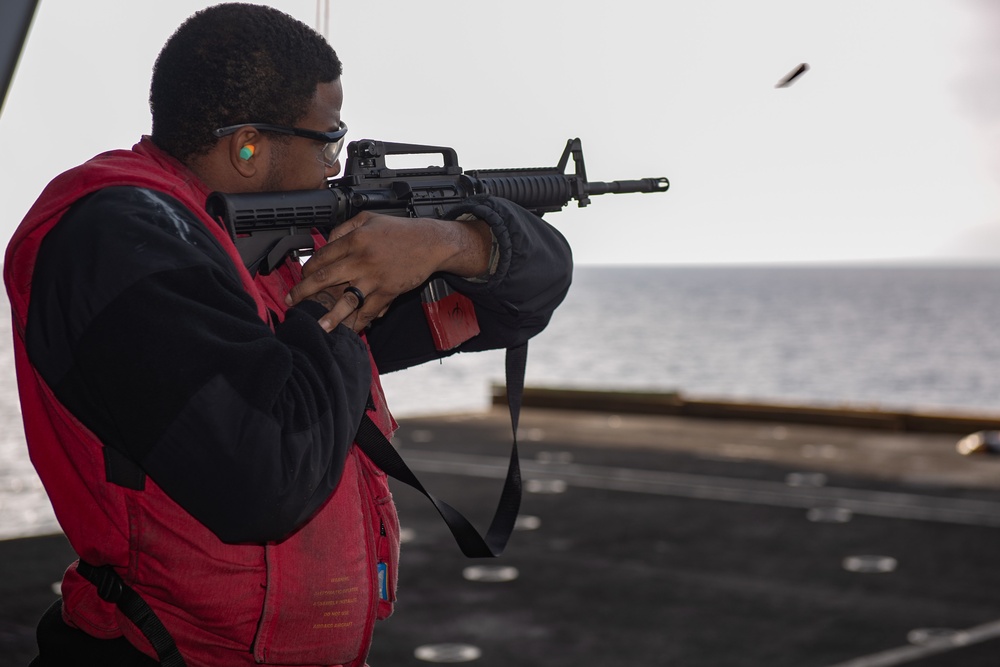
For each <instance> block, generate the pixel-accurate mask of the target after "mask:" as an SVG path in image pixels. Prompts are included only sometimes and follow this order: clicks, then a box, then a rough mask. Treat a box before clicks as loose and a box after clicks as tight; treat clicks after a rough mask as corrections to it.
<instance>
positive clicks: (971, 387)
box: [0, 267, 1000, 539]
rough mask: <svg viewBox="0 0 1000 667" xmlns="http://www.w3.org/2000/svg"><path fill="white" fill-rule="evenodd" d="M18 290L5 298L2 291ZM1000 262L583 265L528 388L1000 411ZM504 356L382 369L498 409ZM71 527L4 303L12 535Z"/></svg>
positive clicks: (464, 403)
mask: <svg viewBox="0 0 1000 667" xmlns="http://www.w3.org/2000/svg"><path fill="white" fill-rule="evenodd" d="M0 299H5V297H0ZM998 302H1000V268H982V267H979V268H975V267H965V268H957V267H950V268H949V267H934V268H930V267H919V268H917V267H891V268H890V267H634V268H624V267H582V268H578V269H577V273H576V276H575V280H574V285H573V288H572V289H571V291H570V294H569V296H568V297H567V299H566V301H565V303H564V304H563V305H562V306H561V307H560V309H559V310H558V311H557V312H556V314H555V316H554V317H553V320H552V322H551V324H550V326H549V327H548V329H546V330H545V331H544V332H543V333H542V334H540V335H539V336H538V337H536V338H535V339H534V340H532V342H531V343H530V345H529V352H528V367H527V376H526V384H527V385H529V386H545V387H572V388H583V389H623V390H627V389H641V390H654V391H655V390H661V391H681V392H682V393H684V394H685V395H687V396H689V397H692V398H709V397H711V398H727V399H737V400H755V401H777V402H785V403H794V404H812V405H825V406H848V407H869V408H871V407H878V408H883V409H900V410H923V411H935V412H964V413H977V414H990V415H1000V307H998ZM503 373H504V361H503V352H502V351H498V352H488V353H480V354H475V355H460V356H456V357H452V358H449V359H445V360H443V361H441V362H432V363H429V364H426V365H424V366H422V367H419V368H414V369H410V370H407V371H402V372H400V373H393V374H390V375H387V376H385V377H384V378H383V385H384V387H385V390H386V394H387V396H388V399H389V405H390V408H391V409H392V410H393V412H394V413H395V414H396V415H397V417H406V416H412V415H420V414H435V413H445V412H458V411H463V412H464V411H479V410H484V409H486V408H487V406H488V405H489V401H490V385H491V383H502V382H503ZM56 529H57V526H56V523H55V519H54V517H53V515H52V511H51V508H50V507H49V504H48V500H47V498H46V496H45V492H44V489H42V486H41V483H40V482H39V480H38V478H37V476H36V475H35V473H34V470H33V468H32V466H31V463H30V461H29V460H28V456H27V452H26V450H25V446H24V437H23V432H22V430H21V418H20V410H19V407H18V401H17V389H16V386H15V380H14V370H13V354H12V351H11V343H10V321H9V309H8V307H7V304H6V303H5V302H0V539H2V538H5V537H14V536H21V535H30V534H40V533H45V532H52V531H54V530H56Z"/></svg>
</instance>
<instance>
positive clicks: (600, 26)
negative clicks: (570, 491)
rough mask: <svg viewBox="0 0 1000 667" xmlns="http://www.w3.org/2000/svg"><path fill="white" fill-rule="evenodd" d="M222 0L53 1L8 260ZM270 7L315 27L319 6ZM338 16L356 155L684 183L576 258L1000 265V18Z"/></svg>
mask: <svg viewBox="0 0 1000 667" xmlns="http://www.w3.org/2000/svg"><path fill="white" fill-rule="evenodd" d="M210 4H214V3H211V2H201V1H194V0H171V2H162V1H156V2H154V1H153V0H130V1H129V2H121V1H120V0H116V1H115V2H111V1H110V0H88V1H87V2H80V1H79V0H41V3H40V5H39V9H38V13H37V14H36V17H35V21H34V25H33V28H32V31H31V34H30V36H29V39H28V43H27V45H26V48H25V51H24V53H23V55H22V58H21V63H20V66H19V69H18V73H17V75H16V78H15V79H14V83H13V86H12V88H11V91H10V93H9V95H8V97H7V101H6V105H5V107H4V112H3V116H2V117H0V147H2V150H3V152H4V156H3V157H4V158H5V159H4V160H3V161H2V166H0V169H2V171H0V178H2V188H3V189H2V197H0V238H2V240H3V241H4V243H6V240H7V238H9V236H10V234H11V232H12V231H13V228H14V226H15V225H16V223H17V222H18V221H19V220H20V219H21V217H22V216H23V215H24V213H25V211H26V210H27V209H28V207H29V206H30V205H31V203H32V201H33V200H34V198H35V197H36V196H37V193H38V192H39V191H40V190H41V188H42V187H43V186H44V185H45V183H46V182H48V180H50V179H51V178H52V177H53V176H54V175H55V174H57V173H58V172H59V171H61V170H63V169H66V168H68V167H71V166H73V165H75V164H77V163H79V162H81V161H83V160H85V159H87V158H89V157H91V156H92V155H94V154H96V153H98V152H101V151H103V150H106V149H109V148H118V147H127V146H130V145H131V144H132V143H134V142H135V141H136V140H137V139H138V138H139V136H140V135H142V134H143V133H146V132H148V131H149V125H150V122H149V111H148V107H147V102H146V100H147V96H148V85H149V74H150V70H151V67H152V64H153V61H154V59H155V57H156V54H157V53H158V51H159V49H160V47H161V46H162V44H163V42H164V41H165V40H166V39H167V37H169V35H170V34H171V33H172V32H173V30H174V29H175V28H176V27H177V26H178V25H179V24H180V23H181V22H182V21H183V20H184V19H185V18H186V17H187V16H189V15H190V14H192V13H193V12H194V11H196V10H198V9H200V8H202V7H205V6H208V5H210ZM270 4H272V5H273V6H275V7H277V8H279V9H282V10H284V11H287V12H288V13H290V14H292V15H294V16H296V17H297V18H299V19H301V20H302V21H304V22H306V23H308V24H310V25H312V26H314V27H318V28H319V29H320V30H321V31H324V26H323V25H322V16H321V17H320V19H321V21H320V24H319V25H317V2H316V0H274V1H273V2H271V3H270ZM323 4H325V2H324V3H323ZM329 4H330V25H329V30H328V31H327V35H328V37H329V39H330V42H331V43H332V44H333V46H334V48H335V49H336V50H337V52H338V54H339V55H340V57H341V59H342V60H343V62H344V66H345V70H344V77H343V82H344V88H345V95H346V100H345V105H344V119H345V121H346V122H347V123H348V125H349V126H350V128H351V132H350V135H349V138H351V139H359V138H366V137H367V138H375V139H383V140H387V141H402V142H411V143H426V144H436V145H449V146H452V147H454V148H455V149H456V150H457V151H458V155H459V159H460V161H461V164H462V166H463V167H465V168H467V169H474V168H489V167H515V166H551V165H554V164H555V162H556V160H557V159H558V157H559V155H560V153H561V151H562V149H563V146H564V145H565V142H566V139H568V138H570V137H573V136H579V137H581V139H582V140H583V146H584V153H585V155H586V160H587V171H588V176H589V177H590V178H592V179H594V180H613V179H631V178H638V177H648V176H667V177H668V178H669V179H670V181H671V184H672V185H671V190H670V192H669V193H667V194H656V195H627V196H625V195H623V196H611V195H607V196H603V197H598V198H595V199H594V200H593V204H592V205H591V206H590V207H588V208H585V209H577V208H575V206H574V207H573V208H568V209H566V210H565V211H563V212H561V213H557V214H551V215H550V216H548V219H549V220H550V221H551V222H552V223H554V224H555V225H557V226H558V227H559V228H560V229H561V230H562V231H563V232H564V233H565V234H566V236H567V237H568V238H569V239H570V242H571V243H572V244H573V246H574V248H575V251H576V256H577V260H578V262H580V263H583V264H617V263H626V262H628V263H632V262H635V263H645V264H654V263H655V264H678V263H718V262H723V263H733V262H737V263H743V262H754V263H757V262H825V261H858V260H951V261H955V260H958V261H965V262H969V261H981V260H988V261H991V262H997V261H1000V151H998V150H997V141H996V140H997V139H998V134H1000V133H998V131H997V129H998V124H997V122H996V120H995V119H996V118H997V117H998V115H1000V58H998V57H996V56H995V53H996V52H997V51H998V49H997V48H996V47H994V46H993V42H995V41H996V38H995V35H996V34H997V30H998V29H1000V3H993V2H990V1H989V0H812V1H810V0H785V1H781V0H756V1H754V2H747V1H745V0H699V1H697V2H696V1H694V0H684V1H679V0H617V1H616V2H613V3H612V2H597V1H595V0H505V1H504V2H502V3H470V2H467V1H465V0H423V1H420V2H415V1H410V0H383V2H380V3H367V2H346V1H343V0H330V2H329ZM321 14H322V12H321ZM801 62H807V63H809V65H810V69H809V71H808V72H806V73H805V74H804V75H803V76H802V77H800V78H799V79H798V80H797V81H796V82H795V83H794V84H793V85H792V86H790V87H788V88H782V89H777V88H775V84H776V83H777V82H778V80H779V79H781V78H782V77H783V76H784V75H785V74H787V73H788V72H789V71H791V70H792V69H794V68H795V67H796V66H798V64H799V63H801Z"/></svg>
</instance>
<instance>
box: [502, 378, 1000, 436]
mask: <svg viewBox="0 0 1000 667" xmlns="http://www.w3.org/2000/svg"><path fill="white" fill-rule="evenodd" d="M506 391H507V390H506V387H505V386H504V385H501V384H494V385H493V386H492V402H493V405H506V404H507V394H506ZM524 406H525V407H531V408H543V409H544V408H547V409H555V410H585V411H589V412H615V413H624V414H645V415H667V416H675V417H697V418H702V419H742V420H755V421H779V422H791V423H797V424H819V425H824V426H842V427H849V428H871V429H879V430H888V431H900V432H920V433H956V434H967V433H974V432H976V431H989V430H1000V414H998V415H975V414H962V413H956V414H948V413H925V412H920V413H917V412H905V411H888V410H876V409H860V408H849V407H822V406H810V405H783V404H774V403H754V402H742V401H724V400H696V399H689V398H686V397H684V396H683V395H682V394H681V393H680V392H676V391H670V392H642V391H636V392H632V391H605V390H593V389H561V388H549V387H544V388H543V387H525V389H524Z"/></svg>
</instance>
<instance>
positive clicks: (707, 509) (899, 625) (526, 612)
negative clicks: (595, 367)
mask: <svg viewBox="0 0 1000 667" xmlns="http://www.w3.org/2000/svg"><path fill="white" fill-rule="evenodd" d="M961 435H963V434H961V433H956V434H920V433H894V432H887V431H884V430H865V429H860V428H839V427H825V426H815V425H803V424H792V423H781V422H762V421H753V422H751V421H746V422H741V421H720V420H707V419H690V418H680V417H655V416H641V415H632V416H629V415H616V414H610V413H599V412H570V411H558V410H542V409H526V410H525V411H524V412H523V414H522V417H521V428H520V436H519V449H520V458H521V464H522V472H523V476H524V487H525V494H524V498H523V501H522V505H521V518H520V519H519V522H518V529H517V530H516V532H515V533H514V535H513V537H512V539H511V542H510V544H509V546H508V547H507V551H506V553H505V554H504V555H503V556H502V557H501V558H499V559H496V560H469V559H466V558H464V557H463V556H462V555H461V553H460V552H459V550H458V548H457V546H455V544H454V542H453V540H452V537H451V535H450V533H448V530H447V528H446V526H445V525H444V523H443V522H442V521H441V519H440V517H438V515H437V513H436V512H435V510H434V508H433V507H432V506H431V505H430V503H428V502H427V501H426V499H424V498H423V497H422V496H420V495H418V494H417V493H416V492H414V491H412V490H411V489H409V488H408V487H405V486H402V485H400V484H394V486H393V492H394V495H395V497H396V501H397V504H398V506H399V512H400V517H401V524H402V526H403V534H404V540H405V543H404V544H403V547H402V567H401V574H400V590H399V596H400V599H399V601H398V604H397V610H396V613H395V614H394V616H393V617H392V618H391V619H389V620H388V621H386V622H383V623H379V625H378V626H377V628H376V634H375V643H374V647H373V649H372V653H371V655H370V657H369V664H371V665H372V667H379V666H380V665H386V666H387V665H393V666H394V667H395V666H398V665H422V664H427V663H428V662H431V661H438V662H458V661H463V660H464V661H468V662H470V663H471V664H476V665H481V666H483V667H486V666H492V665H497V666H499V665H503V666H504V667H507V666H509V665H553V666H557V665H566V666H569V665H573V666H574V667H576V666H578V665H591V664H595V665H596V664H608V665H677V666H683V667H700V666H704V667H765V666H766V667H783V666H786V665H787V666H788V667H876V666H877V667H888V666H892V665H907V666H908V667H945V666H947V667H987V666H990V667H995V665H996V664H998V663H997V655H998V654H1000V566H998V563H1000V456H997V457H994V456H989V455H981V456H965V457H963V456H960V455H958V454H957V453H956V450H955V442H956V441H957V440H958V438H959V437H960V436H961ZM395 442H396V444H397V446H398V447H399V448H400V450H401V452H402V453H403V455H404V458H405V459H406V460H407V461H408V462H409V464H410V466H411V468H412V469H413V470H414V471H415V472H416V473H417V475H418V476H419V477H420V479H421V480H422V482H423V483H424V485H425V486H426V487H428V489H429V490H431V491H432V492H433V493H434V494H435V495H437V496H438V497H439V498H441V499H444V500H446V501H448V502H450V503H451V504H453V505H455V506H456V507H458V508H459V509H460V510H461V511H463V512H465V513H466V515H467V516H469V518H470V519H472V520H473V521H474V523H476V525H477V526H480V527H482V529H483V530H485V527H486V525H487V524H488V520H489V515H490V514H491V512H492V509H493V507H494V505H495V503H496V500H497V498H498V496H499V492H500V486H501V483H502V478H503V474H504V472H505V470H506V464H507V456H508V452H509V444H510V424H509V421H508V418H507V414H506V412H505V411H503V410H500V409H493V410H491V411H489V412H488V413H478V414H471V415H453V416H443V417H426V418H408V419H405V420H401V425H400V430H399V433H398V434H397V438H396V441H395ZM72 558H73V556H72V552H71V551H70V550H69V547H68V545H67V544H66V542H65V539H64V538H62V537H61V536H51V537H41V538H26V539H20V540H8V541H3V542H0V563H2V564H3V565H2V566H3V568H4V572H5V574H6V576H5V577H3V579H2V583H0V666H2V665H23V664H25V663H26V660H27V658H28V657H30V655H31V653H32V648H31V647H32V643H33V627H32V626H33V623H34V621H35V619H37V617H38V615H40V614H41V612H42V611H44V609H45V607H46V606H47V605H48V604H49V603H50V602H51V601H52V600H53V599H54V595H55V594H54V592H53V590H52V584H53V583H54V582H56V581H57V580H58V579H59V578H60V577H61V573H62V570H63V569H64V568H65V566H66V564H67V563H68V562H70V560H71V559H72Z"/></svg>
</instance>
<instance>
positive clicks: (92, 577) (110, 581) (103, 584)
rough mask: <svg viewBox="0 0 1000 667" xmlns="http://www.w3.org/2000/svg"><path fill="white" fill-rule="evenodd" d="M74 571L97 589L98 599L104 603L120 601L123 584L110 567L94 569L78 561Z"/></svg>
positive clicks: (88, 564)
mask: <svg viewBox="0 0 1000 667" xmlns="http://www.w3.org/2000/svg"><path fill="white" fill-rule="evenodd" d="M76 571H77V572H79V573H80V574H82V575H83V577H84V579H86V580H88V581H89V582H90V583H92V584H94V586H96V587H97V595H98V597H100V598H101V599H102V600H104V601H105V602H112V603H114V602H118V600H120V599H121V597H122V593H123V592H124V590H125V582H123V581H122V578H121V577H120V576H118V573H117V572H115V571H114V568H112V567H111V566H110V565H102V566H100V567H94V566H93V565H91V564H90V563H84V562H83V561H80V563H79V564H78V565H77V566H76Z"/></svg>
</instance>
